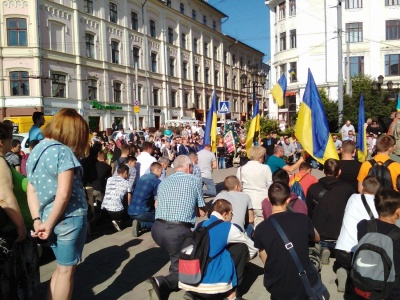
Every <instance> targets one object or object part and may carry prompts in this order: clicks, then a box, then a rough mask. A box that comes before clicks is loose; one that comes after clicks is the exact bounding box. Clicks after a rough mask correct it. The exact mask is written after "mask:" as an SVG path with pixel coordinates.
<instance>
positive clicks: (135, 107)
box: [133, 105, 140, 113]
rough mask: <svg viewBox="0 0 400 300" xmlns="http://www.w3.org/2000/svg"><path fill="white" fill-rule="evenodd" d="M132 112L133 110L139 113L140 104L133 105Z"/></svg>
mask: <svg viewBox="0 0 400 300" xmlns="http://www.w3.org/2000/svg"><path fill="white" fill-rule="evenodd" d="M133 112H134V113H140V106H138V105H135V106H134V107H133Z"/></svg>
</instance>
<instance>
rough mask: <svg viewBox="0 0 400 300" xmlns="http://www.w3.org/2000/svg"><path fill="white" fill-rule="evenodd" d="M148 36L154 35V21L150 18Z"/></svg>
mask: <svg viewBox="0 0 400 300" xmlns="http://www.w3.org/2000/svg"><path fill="white" fill-rule="evenodd" d="M150 36H151V37H156V22H155V21H153V20H150Z"/></svg>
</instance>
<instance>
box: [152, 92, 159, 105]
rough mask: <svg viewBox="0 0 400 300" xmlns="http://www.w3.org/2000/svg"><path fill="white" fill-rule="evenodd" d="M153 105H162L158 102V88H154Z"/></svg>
mask: <svg viewBox="0 0 400 300" xmlns="http://www.w3.org/2000/svg"><path fill="white" fill-rule="evenodd" d="M153 105H154V106H159V105H160V104H159V103H158V89H153Z"/></svg>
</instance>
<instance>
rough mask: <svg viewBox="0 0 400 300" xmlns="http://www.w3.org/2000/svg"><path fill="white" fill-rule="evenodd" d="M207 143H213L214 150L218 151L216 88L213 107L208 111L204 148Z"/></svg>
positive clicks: (212, 102) (212, 101)
mask: <svg viewBox="0 0 400 300" xmlns="http://www.w3.org/2000/svg"><path fill="white" fill-rule="evenodd" d="M207 144H210V145H211V148H212V150H211V151H212V152H215V151H217V93H216V91H215V90H214V94H213V97H212V100H211V107H210V109H209V111H208V113H207V118H206V129H205V131H204V139H203V147H202V148H204V146H205V145H207Z"/></svg>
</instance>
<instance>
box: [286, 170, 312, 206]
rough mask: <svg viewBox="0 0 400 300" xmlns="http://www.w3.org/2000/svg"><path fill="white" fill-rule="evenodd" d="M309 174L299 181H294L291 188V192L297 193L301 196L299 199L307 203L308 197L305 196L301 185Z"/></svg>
mask: <svg viewBox="0 0 400 300" xmlns="http://www.w3.org/2000/svg"><path fill="white" fill-rule="evenodd" d="M307 175H308V174H306V175H304V176H303V177H301V178H300V179H299V180H296V179H295V180H294V183H293V185H292V186H291V187H290V191H291V192H293V193H295V194H296V195H297V196H299V198H300V199H301V200H303V201H304V202H305V201H306V195H305V194H304V191H303V188H302V187H301V185H300V181H301V180H302V179H303V178H304V177H306V176H307Z"/></svg>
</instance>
